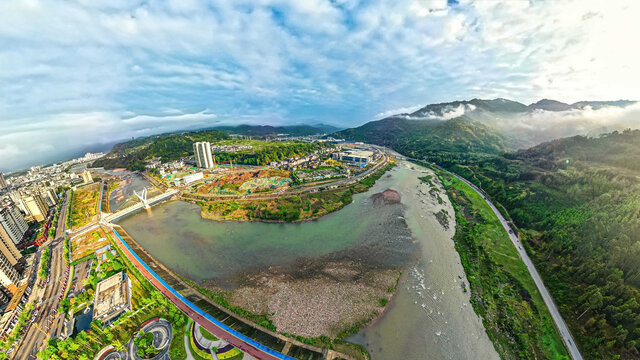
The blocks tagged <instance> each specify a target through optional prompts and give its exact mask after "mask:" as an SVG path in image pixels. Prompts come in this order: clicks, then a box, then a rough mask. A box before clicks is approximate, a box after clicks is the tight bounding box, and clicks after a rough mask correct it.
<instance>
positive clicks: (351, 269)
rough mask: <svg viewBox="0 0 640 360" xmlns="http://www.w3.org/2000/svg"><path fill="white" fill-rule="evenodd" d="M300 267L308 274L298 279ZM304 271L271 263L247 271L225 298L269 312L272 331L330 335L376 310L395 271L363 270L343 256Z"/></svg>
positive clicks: (386, 295) (397, 273)
mask: <svg viewBox="0 0 640 360" xmlns="http://www.w3.org/2000/svg"><path fill="white" fill-rule="evenodd" d="M305 271H311V272H313V275H312V276H311V277H310V278H304V277H305V276H304V275H303V273H304V272H305ZM305 271H303V272H295V273H294V274H292V273H287V272H286V271H285V270H283V269H280V268H271V269H269V270H267V271H263V272H260V273H258V274H254V275H250V276H247V277H246V278H245V279H244V281H243V282H244V284H245V285H243V286H241V287H239V288H237V289H236V290H234V291H233V295H232V296H231V299H230V301H231V303H232V305H235V306H240V307H242V308H244V309H246V310H249V311H251V312H254V313H259V314H269V315H270V318H271V319H272V321H273V323H274V325H275V326H276V327H277V328H278V331H281V332H285V333H292V334H296V335H302V336H305V337H317V336H320V335H328V336H331V337H335V336H336V335H338V334H339V333H340V332H342V331H344V330H347V329H349V328H351V327H353V326H354V325H358V324H362V323H365V322H368V321H369V320H371V319H372V318H373V317H375V316H376V315H378V313H379V312H380V311H381V310H382V304H381V300H382V299H386V300H387V301H388V300H389V299H390V298H391V296H392V295H393V294H392V292H389V290H390V289H393V288H394V286H395V284H396V281H397V279H398V277H399V276H400V271H399V270H394V269H364V268H362V266H360V265H358V264H355V263H353V262H349V261H343V262H328V263H326V264H324V266H323V267H321V268H320V269H318V268H317V266H315V265H312V269H306V270H305ZM305 275H307V276H309V275H310V274H309V273H306V274H305ZM384 304H386V301H384Z"/></svg>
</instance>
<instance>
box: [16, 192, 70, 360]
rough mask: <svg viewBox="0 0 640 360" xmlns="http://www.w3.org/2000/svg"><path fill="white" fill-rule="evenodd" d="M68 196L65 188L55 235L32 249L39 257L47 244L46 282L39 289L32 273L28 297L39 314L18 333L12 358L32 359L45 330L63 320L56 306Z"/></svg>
mask: <svg viewBox="0 0 640 360" xmlns="http://www.w3.org/2000/svg"><path fill="white" fill-rule="evenodd" d="M68 200H69V193H68V192H67V194H66V196H65V201H64V203H63V204H62V209H61V210H60V216H59V218H58V227H57V229H56V235H55V238H54V239H53V240H49V241H47V242H46V243H45V244H43V246H42V247H40V249H39V250H38V252H37V253H36V256H37V258H38V259H39V258H40V255H41V253H42V249H44V247H45V246H51V264H50V278H49V283H48V284H45V287H44V289H40V288H39V287H38V285H37V283H38V279H37V277H36V279H35V282H34V283H33V285H32V288H33V292H32V293H31V297H30V299H29V301H30V302H34V304H35V306H36V308H37V309H38V312H39V314H38V317H37V319H36V321H35V322H34V323H33V324H31V325H30V326H29V328H28V330H27V332H26V333H25V335H24V336H23V337H22V342H21V343H20V345H19V348H18V349H17V350H16V351H15V352H14V353H13V358H12V359H16V360H27V359H34V358H35V356H36V354H37V353H38V351H40V350H41V346H42V345H43V342H44V341H45V340H46V338H47V337H48V334H49V333H50V332H52V331H53V330H54V329H56V328H59V327H60V326H61V325H62V323H63V322H64V316H63V315H60V314H58V313H57V309H58V303H59V302H60V300H59V296H60V294H62V292H63V291H64V288H65V286H66V282H65V281H64V279H65V272H66V271H67V268H68V267H67V265H66V263H65V261H64V230H65V220H66V215H67V205H68ZM38 268H39V265H38V267H35V270H34V271H36V272H37V269H38ZM50 330H51V331H50Z"/></svg>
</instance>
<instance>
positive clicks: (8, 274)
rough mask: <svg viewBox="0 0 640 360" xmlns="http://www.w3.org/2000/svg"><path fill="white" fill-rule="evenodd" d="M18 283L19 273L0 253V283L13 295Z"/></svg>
mask: <svg viewBox="0 0 640 360" xmlns="http://www.w3.org/2000/svg"><path fill="white" fill-rule="evenodd" d="M19 283H20V273H18V271H17V270H16V269H15V268H14V267H13V265H12V264H11V262H10V261H9V259H7V258H6V257H5V256H4V255H3V254H2V253H0V285H2V287H4V288H5V289H7V290H9V292H10V293H11V294H13V295H15V294H16V292H17V291H18V285H19Z"/></svg>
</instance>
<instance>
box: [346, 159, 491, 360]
mask: <svg viewBox="0 0 640 360" xmlns="http://www.w3.org/2000/svg"><path fill="white" fill-rule="evenodd" d="M401 166H402V167H403V169H401V170H400V172H403V173H405V176H403V177H397V180H398V181H397V182H396V183H395V184H394V185H395V187H394V188H395V189H396V190H397V191H399V192H400V193H401V195H402V199H403V200H402V201H403V203H404V204H405V206H406V208H407V211H406V215H405V217H406V220H407V223H408V224H409V228H410V229H411V232H412V234H413V237H414V238H415V239H416V240H417V241H418V244H419V246H420V257H419V258H420V259H419V260H418V261H415V262H414V263H413V264H412V265H410V266H409V267H408V268H407V269H406V271H405V273H404V275H403V276H402V278H401V280H400V283H399V286H398V292H397V293H396V295H395V297H394V298H393V300H392V302H391V303H390V305H389V307H388V308H387V309H386V311H385V313H384V314H383V316H382V317H381V318H380V319H378V320H377V321H376V322H375V323H374V324H372V325H370V326H369V327H367V328H365V329H363V330H362V331H360V332H359V333H357V334H355V335H352V336H351V337H349V338H348V339H347V340H349V341H351V342H354V343H357V344H361V345H363V346H365V347H366V348H367V349H368V350H369V352H370V354H371V357H372V359H373V360H386V359H406V360H414V359H415V360H418V359H420V360H422V359H498V355H497V353H496V351H495V349H494V348H493V344H492V343H491V341H490V340H489V337H488V336H487V334H486V332H485V330H484V327H483V325H482V322H481V320H480V318H478V316H477V315H476V314H475V312H474V311H473V308H472V307H471V303H470V301H469V293H468V292H464V291H463V290H462V285H463V283H464V286H466V288H467V289H469V284H468V282H467V281H466V277H465V275H464V270H463V268H462V265H461V264H460V258H459V256H458V253H457V252H456V250H455V248H454V243H453V240H452V237H453V234H454V232H455V223H454V222H453V220H452V219H451V218H452V217H453V214H454V210H453V208H452V207H451V205H450V203H449V201H448V199H447V197H446V195H445V194H441V195H440V196H441V198H442V199H443V201H444V202H443V204H438V201H437V199H436V198H435V197H433V196H431V195H429V194H428V192H429V188H428V186H427V185H425V184H423V183H421V182H420V181H419V180H418V177H421V176H425V175H428V174H432V173H431V172H430V171H428V172H427V170H426V169H424V168H420V167H416V166H413V165H408V164H405V163H402V164H401ZM443 208H444V209H445V210H447V212H448V213H449V214H450V221H449V228H448V229H445V228H444V227H443V226H442V225H441V224H440V223H439V222H438V221H437V220H436V218H435V216H434V215H433V213H434V212H437V211H440V209H443Z"/></svg>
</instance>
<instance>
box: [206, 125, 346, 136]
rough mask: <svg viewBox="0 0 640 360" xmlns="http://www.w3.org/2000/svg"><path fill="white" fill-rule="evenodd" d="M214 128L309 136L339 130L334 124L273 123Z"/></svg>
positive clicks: (259, 133)
mask: <svg viewBox="0 0 640 360" xmlns="http://www.w3.org/2000/svg"><path fill="white" fill-rule="evenodd" d="M213 129H215V130H219V131H222V132H224V133H227V134H237V135H245V136H257V137H262V136H272V135H278V134H287V135H289V136H308V135H323V134H331V133H334V132H336V131H339V130H340V128H337V127H335V126H332V125H327V124H315V125H285V126H271V125H246V124H243V125H230V126H216V127H214V128H213Z"/></svg>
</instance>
